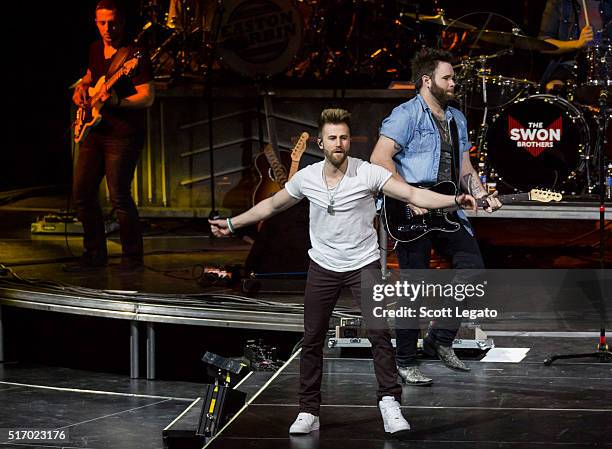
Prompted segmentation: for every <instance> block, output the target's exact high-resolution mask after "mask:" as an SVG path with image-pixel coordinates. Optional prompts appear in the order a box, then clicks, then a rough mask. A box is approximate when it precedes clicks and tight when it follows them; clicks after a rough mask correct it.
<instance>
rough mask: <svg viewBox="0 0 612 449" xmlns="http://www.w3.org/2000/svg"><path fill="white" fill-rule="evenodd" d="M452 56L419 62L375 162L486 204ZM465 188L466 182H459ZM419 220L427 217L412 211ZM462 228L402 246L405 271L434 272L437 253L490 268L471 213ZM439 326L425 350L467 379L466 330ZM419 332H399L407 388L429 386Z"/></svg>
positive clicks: (420, 57) (430, 54) (459, 265)
mask: <svg viewBox="0 0 612 449" xmlns="http://www.w3.org/2000/svg"><path fill="white" fill-rule="evenodd" d="M451 64H452V55H451V54H450V53H448V52H445V51H440V50H432V49H424V50H422V51H421V52H420V53H418V54H417V55H416V56H415V57H414V59H413V61H412V74H413V77H414V80H415V82H416V88H417V90H418V92H419V93H418V95H416V97H415V98H413V99H412V100H410V101H408V102H406V103H403V104H401V105H399V106H398V107H396V108H395V109H394V110H393V112H392V113H391V115H389V116H388V117H387V118H386V119H385V120H383V123H382V126H381V128H380V138H379V140H378V142H377V143H376V146H375V147H374V150H373V152H372V156H371V159H370V160H371V162H372V163H374V164H378V165H381V166H383V167H385V168H386V169H388V170H389V171H391V172H392V173H393V176H394V177H395V178H396V179H399V180H403V181H406V182H408V183H411V184H415V183H416V184H419V185H433V184H435V183H437V182H442V181H453V182H454V183H455V185H458V186H460V187H461V188H462V189H463V190H464V191H466V192H469V193H470V194H471V195H472V196H474V197H475V198H477V199H478V198H483V197H485V196H487V192H486V190H485V188H484V187H483V185H482V184H481V183H480V179H479V176H478V174H477V172H476V170H474V167H473V166H472V164H471V162H470V157H469V149H470V146H471V144H470V142H469V141H468V130H467V121H466V119H465V116H464V115H463V114H462V113H461V111H459V110H458V109H455V108H453V107H450V106H448V103H449V101H451V100H453V99H454V97H455V93H454V90H455V81H454V72H453V66H452V65H451ZM458 181H459V182H458ZM496 196H497V192H495V193H494V194H493V195H489V196H488V198H487V203H488V204H489V207H487V208H486V209H485V210H486V211H487V212H493V210H496V209H499V208H500V207H501V203H500V202H499V200H498V199H497V198H496ZM410 208H411V209H412V212H413V213H415V214H418V215H420V214H423V213H425V212H426V210H424V209H421V208H418V207H414V206H412V205H411V206H410ZM458 215H459V216H458V218H459V221H460V222H461V227H460V229H459V230H458V231H457V232H450V233H447V232H440V231H433V232H429V233H427V234H426V235H424V236H422V237H421V238H419V239H417V240H414V241H412V242H408V243H399V244H398V246H397V254H398V259H399V266H400V269H427V268H429V259H430V255H431V249H432V247H434V248H435V249H436V251H437V252H438V253H440V254H443V255H445V256H449V257H450V258H451V259H452V266H453V269H480V268H484V262H483V260H482V256H481V254H480V249H479V248H478V243H477V242H476V239H475V237H474V231H473V229H472V228H471V226H470V224H469V222H468V221H467V218H466V216H465V213H464V212H463V211H461V210H460V211H459V212H458ZM436 324H440V323H436V322H434V323H433V325H432V326H431V327H430V328H429V329H428V332H427V335H426V336H425V338H424V350H425V351H426V352H428V353H429V354H430V355H436V354H437V356H438V357H439V358H440V359H441V360H442V361H443V362H444V363H445V364H446V365H447V366H448V367H449V368H452V369H455V370H460V371H469V368H468V367H467V366H466V365H465V364H464V363H463V362H462V361H461V360H459V359H458V358H457V356H456V354H455V352H454V351H453V348H452V343H453V340H454V338H455V335H456V334H457V331H458V329H459V326H460V324H461V323H460V322H456V321H455V322H452V323H448V322H447V323H445V324H444V327H449V329H443V328H440V327H438V326H437V325H436ZM419 333H420V330H419V328H418V324H417V325H414V324H413V323H412V324H410V325H404V324H402V325H400V326H396V337H397V338H396V348H397V359H396V362H397V365H398V371H399V374H400V376H401V378H402V380H403V381H404V383H406V384H408V385H429V384H431V383H432V379H430V378H428V377H425V376H424V375H423V374H422V373H421V372H420V371H419V369H418V367H417V366H416V355H417V340H418V337H419Z"/></svg>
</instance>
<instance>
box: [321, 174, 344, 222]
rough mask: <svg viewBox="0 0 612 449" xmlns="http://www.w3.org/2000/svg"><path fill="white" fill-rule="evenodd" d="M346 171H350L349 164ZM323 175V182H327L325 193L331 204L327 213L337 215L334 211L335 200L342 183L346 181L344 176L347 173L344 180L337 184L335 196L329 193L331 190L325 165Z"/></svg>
mask: <svg viewBox="0 0 612 449" xmlns="http://www.w3.org/2000/svg"><path fill="white" fill-rule="evenodd" d="M346 169H347V170H348V164H347V166H346ZM321 175H322V176H323V181H324V182H325V191H326V192H327V199H328V200H329V204H328V205H327V213H328V214H329V215H336V211H335V210H334V204H335V201H334V198H335V197H336V195H337V194H338V190H340V183H341V182H342V180H343V179H344V175H346V172H345V173H342V178H340V181H338V184H336V187H335V191H334V193H333V194H331V193H329V190H330V188H329V186H328V185H327V177H326V176H325V165H323V170H321Z"/></svg>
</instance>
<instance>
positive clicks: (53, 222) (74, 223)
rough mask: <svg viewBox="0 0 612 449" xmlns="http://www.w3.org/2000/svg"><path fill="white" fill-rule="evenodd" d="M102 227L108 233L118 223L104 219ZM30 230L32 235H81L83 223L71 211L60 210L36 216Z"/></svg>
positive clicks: (112, 230) (117, 227)
mask: <svg viewBox="0 0 612 449" xmlns="http://www.w3.org/2000/svg"><path fill="white" fill-rule="evenodd" d="M104 229H105V231H106V234H110V233H111V232H114V231H116V230H118V229H119V223H117V222H116V221H114V220H106V221H105V222H104ZM30 232H31V233H32V234H34V235H53V234H56V235H57V234H70V235H82V234H83V224H82V223H81V222H80V221H79V220H78V219H77V217H76V215H74V214H73V213H69V212H65V211H60V212H58V213H56V214H47V215H44V216H42V217H38V218H37V219H36V221H35V222H34V223H32V224H31V225H30Z"/></svg>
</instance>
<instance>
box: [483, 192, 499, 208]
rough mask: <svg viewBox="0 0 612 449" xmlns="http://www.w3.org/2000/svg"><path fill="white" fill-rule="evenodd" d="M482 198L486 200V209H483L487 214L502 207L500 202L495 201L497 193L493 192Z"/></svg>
mask: <svg viewBox="0 0 612 449" xmlns="http://www.w3.org/2000/svg"><path fill="white" fill-rule="evenodd" d="M483 198H486V199H487V203H488V204H489V205H488V206H487V207H485V211H486V212H488V213H492V212H494V211H496V210H497V209H500V208H501V207H502V204H501V202H500V201H499V200H498V199H497V191H495V192H493V194H492V195H489V196H484V197H483Z"/></svg>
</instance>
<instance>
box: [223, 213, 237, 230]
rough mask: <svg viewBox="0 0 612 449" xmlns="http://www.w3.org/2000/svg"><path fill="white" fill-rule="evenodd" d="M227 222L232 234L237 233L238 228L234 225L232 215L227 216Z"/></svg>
mask: <svg viewBox="0 0 612 449" xmlns="http://www.w3.org/2000/svg"><path fill="white" fill-rule="evenodd" d="M225 222H226V223H227V229H229V231H230V232H231V233H232V234H235V233H236V229H235V228H234V225H233V224H232V219H231V218H230V217H227V218H226V219H225Z"/></svg>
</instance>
